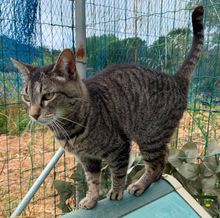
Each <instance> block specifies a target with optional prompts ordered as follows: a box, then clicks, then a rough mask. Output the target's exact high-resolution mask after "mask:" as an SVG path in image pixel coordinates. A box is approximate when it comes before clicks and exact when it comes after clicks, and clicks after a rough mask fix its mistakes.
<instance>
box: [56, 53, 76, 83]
mask: <svg viewBox="0 0 220 218" xmlns="http://www.w3.org/2000/svg"><path fill="white" fill-rule="evenodd" d="M52 72H54V73H58V75H59V77H62V78H63V79H65V80H67V81H68V80H70V79H71V80H75V81H77V80H79V79H80V78H79V74H78V73H77V71H76V62H75V57H74V55H73V52H72V51H71V50H70V49H64V50H63V51H62V52H61V53H60V55H59V57H58V60H57V62H56V64H55V66H54V68H53V70H52Z"/></svg>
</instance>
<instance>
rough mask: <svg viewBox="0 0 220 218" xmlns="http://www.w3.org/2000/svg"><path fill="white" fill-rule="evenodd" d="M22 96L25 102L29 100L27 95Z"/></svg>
mask: <svg viewBox="0 0 220 218" xmlns="http://www.w3.org/2000/svg"><path fill="white" fill-rule="evenodd" d="M23 98H24V100H25V101H27V102H30V101H31V98H30V96H29V95H23Z"/></svg>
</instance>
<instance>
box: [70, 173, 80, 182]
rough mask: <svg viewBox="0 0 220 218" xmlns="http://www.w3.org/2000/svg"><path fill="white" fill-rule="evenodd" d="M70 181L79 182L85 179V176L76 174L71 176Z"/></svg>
mask: <svg viewBox="0 0 220 218" xmlns="http://www.w3.org/2000/svg"><path fill="white" fill-rule="evenodd" d="M70 179H73V180H74V181H77V182H79V181H81V180H82V179H83V176H82V174H80V173H77V172H75V173H73V174H72V175H71V176H70Z"/></svg>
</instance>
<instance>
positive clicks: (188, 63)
mask: <svg viewBox="0 0 220 218" xmlns="http://www.w3.org/2000/svg"><path fill="white" fill-rule="evenodd" d="M203 14H204V10H203V6H197V7H196V8H195V9H194V11H193V13H192V25H193V42H192V46H191V49H190V51H189V54H188V55H187V57H186V59H185V60H184V62H183V63H182V65H181V66H180V68H179V69H178V70H177V72H176V73H175V74H174V77H178V78H179V77H181V78H186V79H188V81H189V79H190V77H191V75H192V73H193V70H194V69H195V67H196V65H197V64H198V62H199V59H200V56H201V53H202V49H203V44H204V27H203Z"/></svg>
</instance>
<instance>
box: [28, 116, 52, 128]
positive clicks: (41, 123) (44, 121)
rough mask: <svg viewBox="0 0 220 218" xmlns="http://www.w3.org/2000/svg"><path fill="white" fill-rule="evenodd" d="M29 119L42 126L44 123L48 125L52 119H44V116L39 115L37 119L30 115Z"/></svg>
mask: <svg viewBox="0 0 220 218" xmlns="http://www.w3.org/2000/svg"><path fill="white" fill-rule="evenodd" d="M30 119H31V120H32V121H34V122H36V123H38V124H40V125H42V126H44V125H50V124H51V123H52V122H53V120H52V119H45V118H41V117H39V118H38V119H36V118H34V117H32V116H30Z"/></svg>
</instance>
